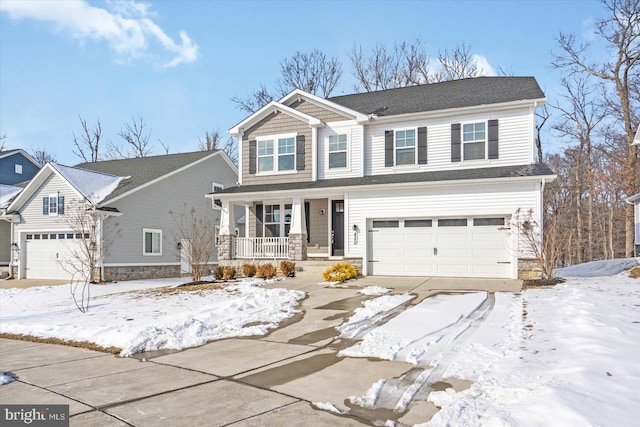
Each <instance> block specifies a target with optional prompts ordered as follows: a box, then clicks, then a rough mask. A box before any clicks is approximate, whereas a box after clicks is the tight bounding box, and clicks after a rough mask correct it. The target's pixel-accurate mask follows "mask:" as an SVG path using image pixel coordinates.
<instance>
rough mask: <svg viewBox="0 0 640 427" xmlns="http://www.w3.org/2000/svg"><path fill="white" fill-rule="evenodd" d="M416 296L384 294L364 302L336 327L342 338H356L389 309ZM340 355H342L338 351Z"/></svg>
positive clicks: (380, 318) (384, 315)
mask: <svg viewBox="0 0 640 427" xmlns="http://www.w3.org/2000/svg"><path fill="white" fill-rule="evenodd" d="M413 298H415V296H414V295H409V294H402V295H384V296H381V297H378V298H375V299H371V300H367V301H365V302H364V307H359V308H357V309H356V311H355V313H354V314H353V316H351V317H350V318H349V320H347V321H346V322H345V323H343V324H342V325H340V326H338V327H337V328H336V329H337V330H338V331H339V332H340V337H341V338H356V337H357V336H358V335H359V334H360V333H361V332H363V331H365V330H368V329H370V328H371V325H372V324H375V323H376V322H378V321H380V320H382V319H384V318H385V317H386V315H387V314H388V312H389V311H391V310H394V309H396V308H398V307H400V306H402V305H403V304H404V303H406V302H407V301H410V300H411V299H413ZM338 356H341V354H340V353H338Z"/></svg>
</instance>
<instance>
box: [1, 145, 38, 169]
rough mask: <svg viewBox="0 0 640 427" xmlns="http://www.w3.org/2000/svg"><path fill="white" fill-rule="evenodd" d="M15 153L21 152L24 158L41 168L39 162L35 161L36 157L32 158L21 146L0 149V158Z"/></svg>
mask: <svg viewBox="0 0 640 427" xmlns="http://www.w3.org/2000/svg"><path fill="white" fill-rule="evenodd" d="M16 154H22V156H24V158H25V159H27V160H28V161H30V162H31V163H33V164H34V165H35V166H37V167H38V168H41V167H42V165H41V164H40V163H38V162H37V161H36V159H34V158H33V157H31V156H30V155H29V153H27V152H26V151H24V150H23V149H22V148H16V149H13V150H4V151H0V159H3V158H5V157H9V156H13V155H16Z"/></svg>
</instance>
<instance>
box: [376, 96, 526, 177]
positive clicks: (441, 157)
mask: <svg viewBox="0 0 640 427" xmlns="http://www.w3.org/2000/svg"><path fill="white" fill-rule="evenodd" d="M532 114H533V110H532V109H529V108H519V109H514V110H509V111H498V112H491V111H487V112H482V113H475V114H467V115H460V116H452V117H442V118H431V119H424V120H411V121H402V122H401V121H398V122H395V123H382V124H380V123H375V124H371V125H368V126H365V135H364V139H365V175H380V174H388V173H411V172H416V171H429V170H444V169H449V168H477V167H493V166H510V165H521V164H530V163H533V161H534V160H533V144H534V141H533V136H534V129H533V119H532V117H533V116H532ZM490 119H498V120H499V125H498V126H499V127H498V135H499V158H498V159H496V160H475V161H464V160H463V161H461V162H459V163H452V162H451V124H452V123H468V122H476V121H486V120H490ZM421 126H426V127H427V158H428V163H427V164H426V165H411V166H407V165H404V166H395V167H385V161H384V160H385V159H384V131H385V130H399V129H414V128H415V129H417V128H418V127H421Z"/></svg>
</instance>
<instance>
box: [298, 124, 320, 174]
mask: <svg viewBox="0 0 640 427" xmlns="http://www.w3.org/2000/svg"><path fill="white" fill-rule="evenodd" d="M319 143H320V142H319V141H318V128H316V127H314V126H312V127H311V181H317V180H318V164H319V163H320V162H319V161H318V144H319ZM296 148H297V147H296Z"/></svg>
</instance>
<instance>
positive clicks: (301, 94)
mask: <svg viewBox="0 0 640 427" xmlns="http://www.w3.org/2000/svg"><path fill="white" fill-rule="evenodd" d="M300 98H303V99H304V100H306V101H309V102H311V103H312V104H315V105H317V106H318V107H323V108H326V109H327V110H329V111H332V112H334V113H336V114H340V115H346V116H349V117H351V118H352V119H354V120H356V121H358V122H365V121H367V120H368V119H369V117H368V116H367V115H366V114H362V113H360V112H358V111H356V110H352V109H351V108H347V107H343V106H342V105H340V104H336V103H335V102H331V101H329V100H328V99H325V98H320V97H319V96H316V95H313V94H311V93H309V92H305V91H303V90H301V89H294V90H293V91H291V92H289V93H288V94H287V95H285V96H284V97H283V98H282V99H281V100H280V103H281V104H287V105H290V104H291V103H292V102H295V101H297V100H298V99H300Z"/></svg>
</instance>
